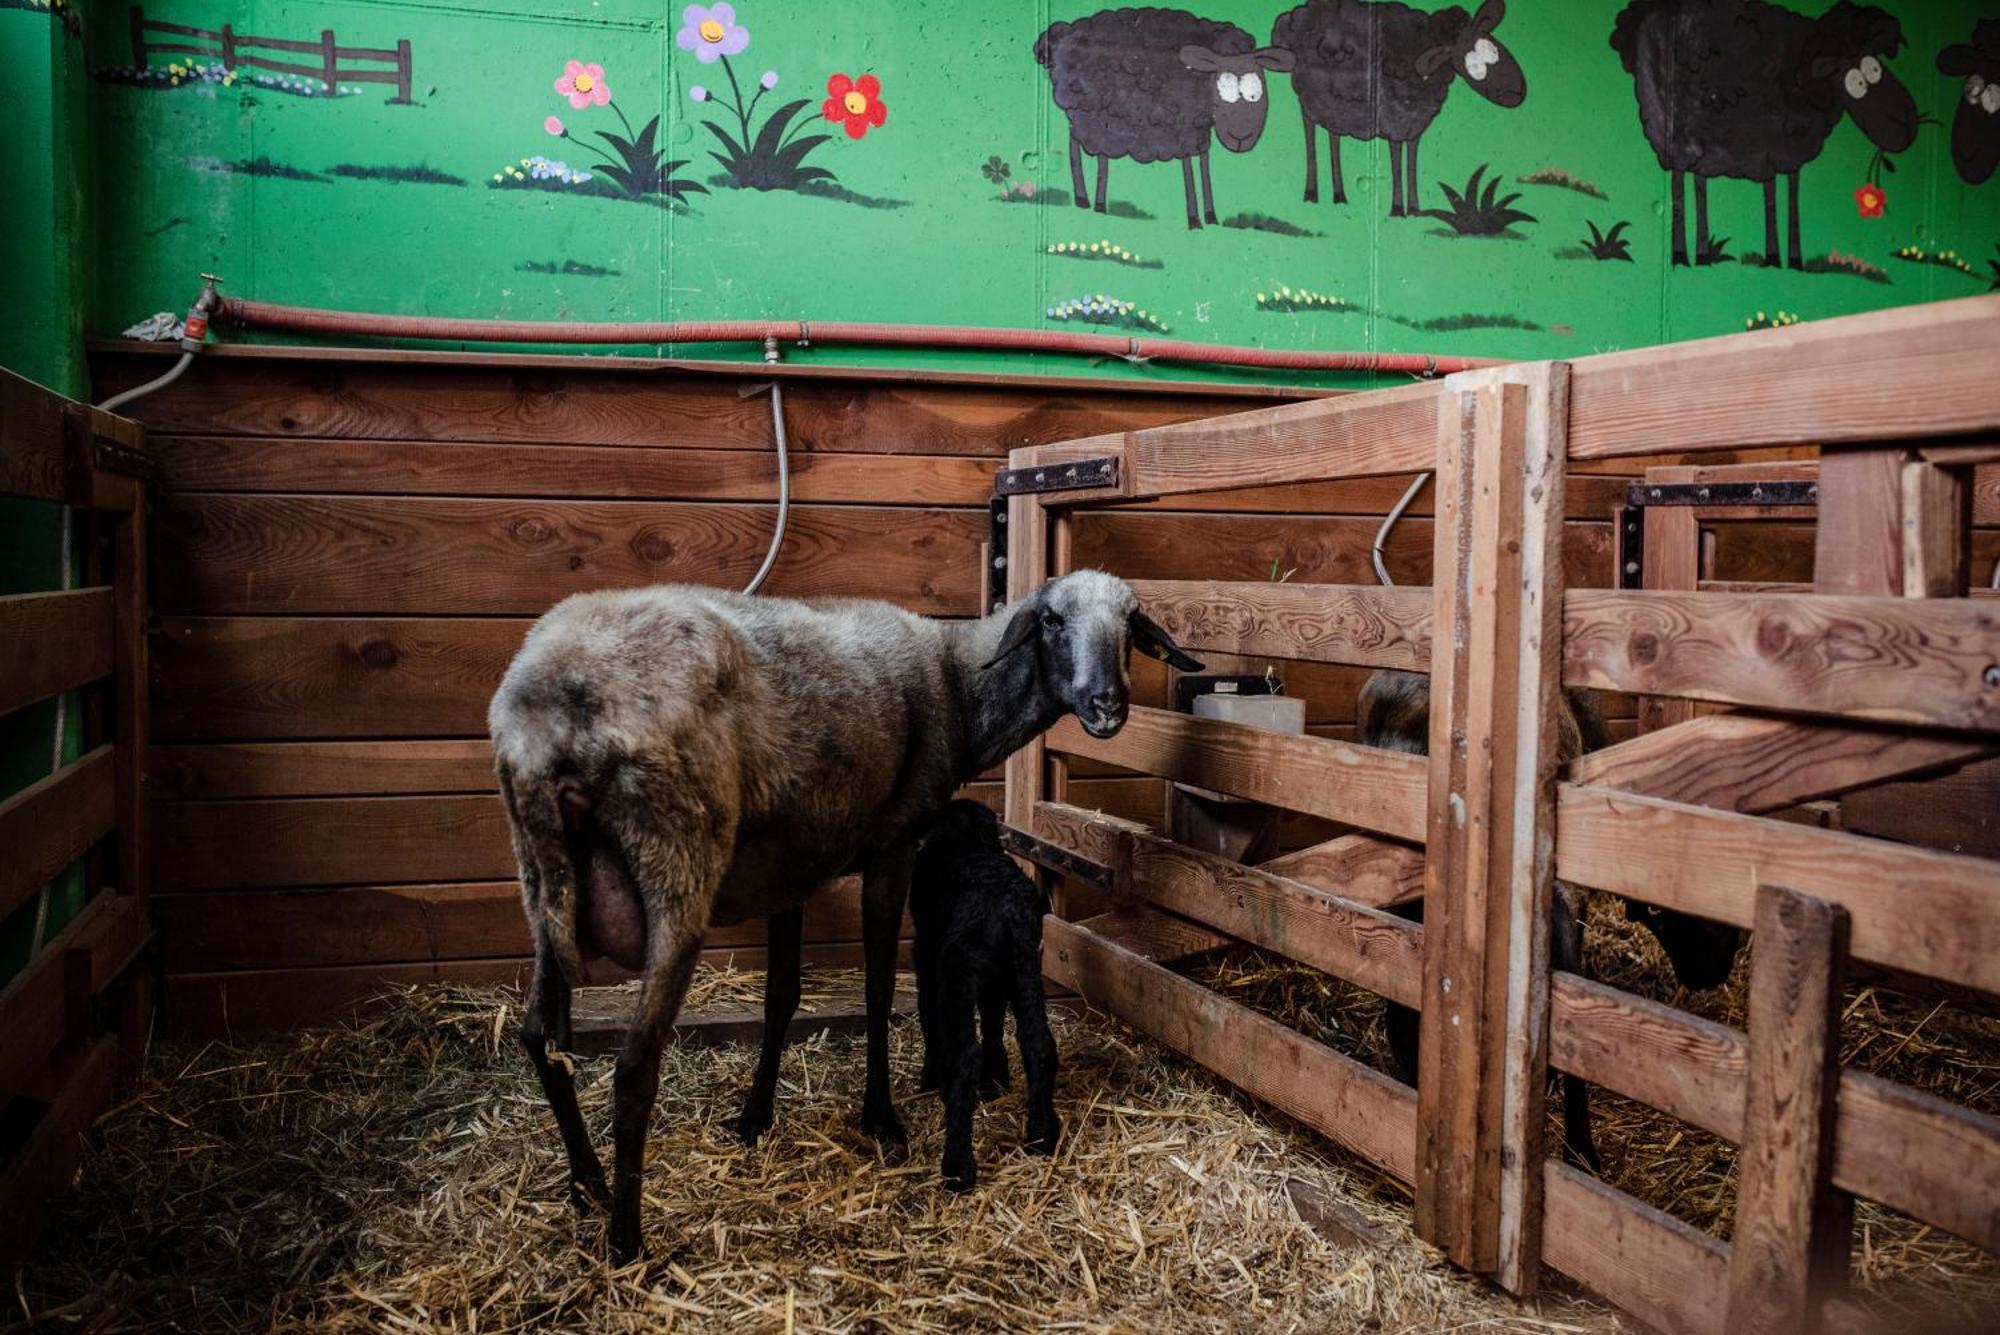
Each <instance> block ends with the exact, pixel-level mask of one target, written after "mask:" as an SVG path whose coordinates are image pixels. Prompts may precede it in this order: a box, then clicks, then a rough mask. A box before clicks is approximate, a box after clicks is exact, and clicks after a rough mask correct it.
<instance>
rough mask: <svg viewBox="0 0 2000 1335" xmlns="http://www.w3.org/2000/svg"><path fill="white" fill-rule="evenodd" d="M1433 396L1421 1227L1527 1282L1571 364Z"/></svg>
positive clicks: (1509, 1279)
mask: <svg viewBox="0 0 2000 1335" xmlns="http://www.w3.org/2000/svg"><path fill="white" fill-rule="evenodd" d="M1450 383H1451V386H1452V387H1453V388H1452V390H1451V391H1448V392H1447V394H1446V396H1445V397H1444V398H1443V399H1442V400H1441V402H1440V406H1439V414H1438V416H1439V423H1438V429H1439V442H1438V487H1437V506H1438V518H1437V528H1436V565H1435V573H1434V576H1433V586H1434V591H1433V606H1434V611H1433V626H1434V635H1433V641H1432V642H1433V644H1434V646H1436V647H1435V648H1434V650H1433V656H1432V663H1431V674H1432V675H1431V739H1430V813H1429V839H1428V843H1427V848H1426V867H1425V877H1424V902H1425V920H1424V990H1423V1007H1422V1011H1423V1019H1422V1031H1421V1032H1422V1043H1421V1053H1420V1058H1419V1062H1418V1083H1417V1097H1418V1131H1417V1165H1416V1166H1417V1230H1418V1232H1419V1233H1420V1234H1421V1235H1422V1236H1423V1237H1425V1238H1426V1239H1428V1240H1429V1241H1431V1242H1433V1243H1435V1244H1436V1245H1437V1246H1439V1247H1442V1248H1443V1249H1444V1250H1445V1251H1446V1252H1447V1253H1449V1254H1450V1256H1451V1258H1452V1259H1453V1260H1454V1261H1456V1262H1458V1263H1459V1264H1460V1265H1462V1266H1464V1267H1466V1268H1467V1269H1470V1270H1474V1271H1477V1272H1480V1273H1484V1274H1491V1275H1494V1276H1496V1277H1497V1278H1498V1279H1499V1281H1500V1283H1501V1284H1503V1285H1504V1286H1505V1287H1507V1288H1508V1289H1510V1290H1511V1291H1513V1292H1515V1293H1526V1292H1529V1291H1531V1290H1532V1289H1533V1288H1534V1286H1535V1283H1536V1279H1537V1275H1538V1271H1539V1267H1540V1257H1541V1184H1542V1139H1543V1135H1544V1128H1543V1117H1542V1101H1543V1087H1544V1085H1545V1084H1546V1082H1547V1052H1546V1049H1547V1029H1548V945H1549V942H1548V934H1549V912H1550V907H1551V895H1552V888H1553V870H1554V868H1553V850H1554V833H1555V826H1554V790H1555V769H1556V732H1557V718H1558V710H1559V701H1560V687H1561V675H1562V674H1561V668H1562V645H1561V641H1562V599H1563V579H1562V560H1561V551H1560V546H1559V544H1560V541H1561V533H1562V514H1563V473H1564V467H1563V463H1564V453H1565V448H1566V438H1567V427H1568V388H1569V368H1568V366H1567V364H1565V363H1560V362H1543V363H1538V364H1533V365H1521V366H1509V367H1501V368H1495V369H1492V370H1484V371H1475V372H1468V373H1465V374H1462V375H1458V376H1454V377H1452V380H1451V382H1450Z"/></svg>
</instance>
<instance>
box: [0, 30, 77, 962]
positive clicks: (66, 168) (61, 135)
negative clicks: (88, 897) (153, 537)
mask: <svg viewBox="0 0 2000 1335" xmlns="http://www.w3.org/2000/svg"><path fill="white" fill-rule="evenodd" d="M0 63H4V68H5V69H6V70H7V71H8V77H7V78H6V79H5V80H0V123H4V124H5V125H7V126H8V128H9V131H10V134H11V137H12V140H13V144H14V149H15V153H14V158H13V161H12V162H11V163H10V164H9V166H8V190H7V194H6V209H5V216H6V221H5V224H4V225H0V275H5V277H4V279H0V283H4V287H0V290H4V291H5V293H6V295H7V302H6V306H7V318H6V319H5V320H0V366H4V367H6V368H7V369H8V370H10V371H13V372H15V373H16V374H18V375H23V376H26V377H27V378H28V379H30V380H33V381H35V382H37V383H38V384H43V385H47V386H49V387H50V388H51V389H55V390H58V391H60V392H62V393H65V394H71V395H80V394H83V393H84V392H85V391H86V389H87V380H88V376H87V374H86V371H85V367H84V361H83V316H84V308H85V305H86V304H87V300H88V298H87V293H86V284H85V274H86V272H87V269H88V266H87V264H86V263H85V260H86V257H87V256H88V254H89V241H88V237H87V236H86V235H85V224H86V222H87V220H88V214H87V211H86V209H85V199H86V195H87V190H88V179H89V162H88V154H87V151H86V148H87V145H86V140H85V135H84V126H85V124H86V107H87V105H88V90H89V80H88V78H87V77H86V73H85V67H84V56H83V44H82V41H81V40H80V36H79V31H78V25H77V24H76V22H75V20H74V18H73V16H71V15H70V14H69V13H68V11H67V6H63V7H61V8H58V9H56V10H55V11H53V12H52V11H51V10H50V9H49V7H48V6H47V5H45V4H43V5H36V4H32V3H30V4H27V5H24V6H0ZM71 238H75V242H74V244H71V243H70V239H71ZM61 533H62V511H61V510H60V508H59V507H57V506H54V505H49V504H46V503H43V502H36V501H22V500H16V499H13V498H5V497H0V594H9V593H26V592H32V591H36V590H43V589H53V588H56V587H58V586H59V585H60V583H61V581H62V575H61V571H62V567H61V562H60V553H61V550H62V539H61ZM77 573H78V570H77V567H76V565H74V564H73V566H72V578H74V576H75V575H76V574H77ZM80 714H81V711H80V710H79V709H78V708H77V707H76V697H74V696H72V697H70V699H69V700H68V701H67V702H66V703H65V705H64V708H63V710H62V718H63V728H62V731H63V736H62V738H61V740H60V742H58V740H57V738H56V735H55V729H56V723H57V709H56V702H55V701H53V700H50V701H44V702H43V703H42V704H40V705H37V706H32V707H30V708H28V709H24V710H20V711H18V712H16V713H13V714H9V715H7V716H6V717H4V718H0V797H5V796H6V795H8V794H11V793H14V792H17V791H19V790H20V789H22V788H24V787H26V786H27V785H28V784H30V783H33V782H34V781H36V780H37V779H40V778H42V777H44V776H46V775H47V774H48V773H49V770H50V768H51V767H52V764H53V763H54V761H55V760H56V759H57V758H58V755H60V757H61V758H63V759H72V758H74V757H75V756H76V755H77V754H78V750H79V743H80V741H81V737H82V728H81V726H80V724H81V716H80ZM83 889H84V883H83V876H82V874H81V871H80V869H78V868H71V869H70V871H68V872H67V873H65V874H64V875H63V876H62V877H60V878H58V880H57V881H56V883H55V885H54V886H52V887H51V888H50V890H49V891H47V892H45V893H44V894H42V895H38V896H36V897H35V898H34V899H31V900H30V901H29V902H28V903H27V904H26V905H25V906H24V907H23V908H21V909H20V910H18V911H17V912H15V913H14V914H13V915H12V916H11V917H9V918H7V919H6V920H5V921H4V922H0V981H4V980H5V979H6V978H9V977H11V976H12V975H13V974H14V973H15V972H16V971H17V970H18V969H19V968H20V967H21V965H22V964H23V963H24V962H25V961H26V960H27V958H28V956H29V953H30V949H31V944H32V943H33V941H34V940H35V928H36V924H37V923H39V924H40V925H41V939H43V940H46V939H48V937H50V936H52V935H54V933H55V932H56V931H57V930H58V929H59V928H60V927H61V926H62V925H63V924H64V923H66V922H68V921H69V919H70V918H71V917H72V916H74V914H75V913H76V910H77V909H78V908H80V907H82V904H83Z"/></svg>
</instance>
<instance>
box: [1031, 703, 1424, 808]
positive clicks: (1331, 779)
mask: <svg viewBox="0 0 2000 1335" xmlns="http://www.w3.org/2000/svg"><path fill="white" fill-rule="evenodd" d="M1047 737H1048V744H1049V746H1051V747H1052V748H1054V749H1055V750H1058V751H1066V752H1068V753H1069V754H1070V755H1075V756H1087V757H1089V758H1090V759H1092V760H1101V761H1104V762H1105V763H1107V764H1112V765H1118V766H1121V767H1123V768H1125V769H1130V770H1137V771H1139V772H1140V773H1142V774H1156V775H1159V776H1160V777H1162V778H1168V779H1174V780H1176V781H1178V782H1180V783H1186V784H1192V785H1193V786H1195V787H1197V788H1212V789H1214V790H1215V791H1217V792H1221V793H1228V794H1229V795H1230V796H1231V797H1240V798H1244V799H1246V800H1248V801H1251V802H1263V803H1266V804H1267V805H1270V806H1274V807H1283V808H1285V809H1286V810H1287V811H1303V812H1305V813H1307V814H1308V815H1314V816H1323V817H1325V818H1326V819H1328V820H1337V821H1343V822H1345V823H1347V824H1349V825H1359V826H1361V827H1362V828H1364V829H1368V830H1374V831H1376V832H1377V833H1380V834H1386V835H1391V836H1393V837H1395V838H1399V839H1411V840H1417V839H1422V838H1423V837H1424V761H1423V758H1422V757H1420V756H1410V755H1403V754H1399V753H1396V752H1391V751H1380V750H1377V749H1375V748H1373V747H1367V746H1357V745H1355V744H1353V743H1351V742H1340V741H1334V740H1332V739H1330V738H1325V737H1309V736H1308V737H1294V736H1287V735H1285V734H1281V733H1274V732H1265V731H1263V730H1262V729H1259V728H1247V727H1243V726H1241V725H1239V724H1235V723H1223V722H1219V721H1217V720H1214V719H1204V718H1196V717H1194V716H1193V715H1191V714H1176V713H1173V712H1172V711H1170V710H1165V709H1146V708H1135V709H1133V710H1132V711H1131V712H1130V713H1129V714H1128V715H1127V716H1126V721H1125V726H1124V728H1123V729H1122V730H1120V731H1119V733H1118V734H1117V735H1116V736H1115V737H1108V738H1102V739H1100V738H1095V737H1092V736H1090V735H1089V734H1088V733H1086V732H1084V730H1083V728H1082V727H1081V726H1079V725H1078V723H1077V722H1076V720H1075V719H1073V718H1065V719H1063V720H1062V722H1060V723H1058V724H1057V725H1056V726H1055V727H1053V728H1051V729H1050V730H1049V732H1048V734H1047ZM1010 821H1011V813H1010ZM1015 823H1017V822H1015Z"/></svg>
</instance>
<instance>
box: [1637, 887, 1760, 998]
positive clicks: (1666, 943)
mask: <svg viewBox="0 0 2000 1335" xmlns="http://www.w3.org/2000/svg"><path fill="white" fill-rule="evenodd" d="M1625 916H1626V917H1627V918H1628V919H1630V920H1631V921H1633V922H1636V923H1639V924H1640V925H1642V926H1644V927H1645V928H1646V930H1647V931H1649V932H1651V933H1652V934H1653V937H1654V939H1655V940H1657V941H1658V942H1659V943H1660V948H1661V949H1662V950H1664V951H1666V953H1667V962H1668V963H1669V964H1671V965H1673V966H1674V977H1675V978H1677V979H1679V980H1680V985H1681V986H1682V987H1685V988H1687V989H1688V990H1689V991H1691V992H1700V991H1704V990H1706V989H1708V988H1711V987H1721V986H1722V984H1723V983H1724V982H1726V981H1727V980H1728V978H1729V970H1730V968H1731V967H1732V966H1733V965H1734V964H1735V963H1736V952H1737V950H1738V948H1739V947H1741V946H1742V944H1743V933H1742V932H1740V931H1738V930H1737V929H1736V928H1734V927H1731V926H1729V925H1728V924H1727V923H1719V922H1710V921H1709V920H1708V919H1706V918H1697V917H1694V916H1693V915H1692V914H1687V913H1676V912H1675V911H1674V910H1672V909H1663V908H1661V907H1659V906H1658V905H1657V904H1642V903H1640V902H1639V901H1638V900H1633V899H1628V900H1626V901H1625Z"/></svg>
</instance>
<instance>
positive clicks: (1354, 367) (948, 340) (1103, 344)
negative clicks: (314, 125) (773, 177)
mask: <svg viewBox="0 0 2000 1335" xmlns="http://www.w3.org/2000/svg"><path fill="white" fill-rule="evenodd" d="M221 317H222V319H224V320H225V321H228V322H229V323H232V324H238V325H245V326H254V327H256V328H260V329H280V330H286V331H289V332H292V333H300V334H346V335H353V336H360V337H369V338H413V339H432V340H437V341H442V342H451V343H596V344H619V343H765V344H770V343H776V342H782V343H795V344H797V345H799V346H801V347H803V346H809V345H811V344H813V343H840V344H847V345H849V346H855V347H897V348H919V349H938V348H971V349H978V350H980V351H986V352H1073V353H1082V354H1085V355H1088V356H1097V357H1119V358H1123V359H1125V360H1127V361H1132V362H1144V361H1173V362H1192V363H1198V364H1203V365H1211V366H1241V367H1255V368H1259V369H1268V370H1282V371H1384V372H1396V373H1404V374H1410V375H1449V374H1451V373H1452V372H1454V371H1465V370H1470V369H1471V368H1473V367H1477V366H1492V365H1495V364H1496V361H1495V360H1494V359H1491V358H1482V357H1438V356H1432V355H1430V354H1428V353H1421V352H1313V351H1296V350H1292V349H1286V348H1243V347H1230V346H1226V345H1223V344H1216V343H1193V342H1189V341H1187V340H1185V339H1175V338H1142V337H1136V336H1135V337H1130V338H1128V337H1125V336H1123V335H1118V334H1082V333H1070V332H1067V331H1062V330H1053V329H965V328H956V327H953V326H950V325H923V324H859V323H855V322H852V321H830V322H825V323H822V322H820V321H817V320H709V321H692V322H681V321H677V322H671V323H664V324H663V323H650V324H648V323H634V324H620V323H615V322H605V321H558V320H467V319H452V318H445V317H439V316H430V315H374V314H370V313H367V312H364V311H335V310H326V309H323V308H320V307H314V306H281V305H276V304H274V303H271V302H266V301H240V300H238V299H237V298H235V297H224V298H223V299H222V310H221Z"/></svg>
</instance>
